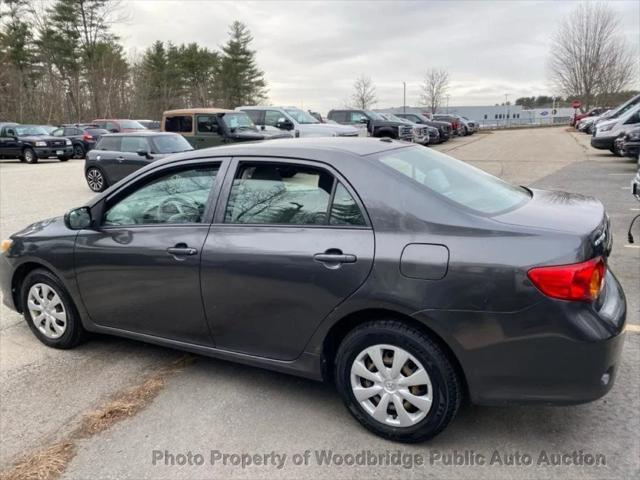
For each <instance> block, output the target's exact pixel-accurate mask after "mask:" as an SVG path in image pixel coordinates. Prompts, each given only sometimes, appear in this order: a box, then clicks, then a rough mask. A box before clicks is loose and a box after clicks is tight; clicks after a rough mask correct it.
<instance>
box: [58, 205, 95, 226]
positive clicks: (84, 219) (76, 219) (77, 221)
mask: <svg viewBox="0 0 640 480" xmlns="http://www.w3.org/2000/svg"><path fill="white" fill-rule="evenodd" d="M64 224H65V225H66V226H67V228H68V229H70V230H84V229H87V228H91V209H90V208H89V207H80V208H74V209H73V210H69V211H68V212H67V213H65V215H64Z"/></svg>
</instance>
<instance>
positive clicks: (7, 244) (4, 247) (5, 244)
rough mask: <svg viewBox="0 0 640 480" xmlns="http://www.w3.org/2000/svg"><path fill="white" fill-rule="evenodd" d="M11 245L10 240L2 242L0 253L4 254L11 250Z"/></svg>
mask: <svg viewBox="0 0 640 480" xmlns="http://www.w3.org/2000/svg"><path fill="white" fill-rule="evenodd" d="M12 243H13V240H10V239H7V240H2V243H0V253H4V252H6V251H7V250H9V249H10V248H11V244H12Z"/></svg>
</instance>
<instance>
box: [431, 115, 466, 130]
mask: <svg viewBox="0 0 640 480" xmlns="http://www.w3.org/2000/svg"><path fill="white" fill-rule="evenodd" d="M431 118H433V119H434V120H440V121H441V122H449V123H450V124H451V132H452V134H453V135H463V134H464V129H463V128H462V125H461V124H460V119H459V118H458V116H457V115H449V114H445V113H434V114H433V115H432V116H431Z"/></svg>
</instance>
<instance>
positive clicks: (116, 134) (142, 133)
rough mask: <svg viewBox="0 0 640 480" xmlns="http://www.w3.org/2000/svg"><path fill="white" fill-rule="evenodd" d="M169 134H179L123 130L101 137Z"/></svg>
mask: <svg viewBox="0 0 640 480" xmlns="http://www.w3.org/2000/svg"><path fill="white" fill-rule="evenodd" d="M167 135H179V134H178V133H174V132H154V131H153V130H138V131H136V132H121V133H109V134H106V135H102V137H101V138H104V137H140V136H142V137H158V136H167Z"/></svg>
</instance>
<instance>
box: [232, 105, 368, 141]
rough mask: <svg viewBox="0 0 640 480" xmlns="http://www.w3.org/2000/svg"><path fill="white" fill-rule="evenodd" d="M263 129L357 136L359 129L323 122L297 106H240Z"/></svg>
mask: <svg viewBox="0 0 640 480" xmlns="http://www.w3.org/2000/svg"><path fill="white" fill-rule="evenodd" d="M236 111H241V112H245V113H246V114H247V115H249V117H251V120H253V123H255V124H256V126H257V127H258V128H260V129H261V130H269V131H281V130H282V131H287V132H291V133H292V134H293V136H294V137H357V136H358V130H357V129H356V128H353V127H349V126H346V125H337V124H329V123H322V122H320V121H319V120H318V119H317V118H315V117H314V116H313V115H311V114H310V113H308V112H305V111H304V110H300V109H299V108H295V107H261V106H251V107H238V108H236Z"/></svg>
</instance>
